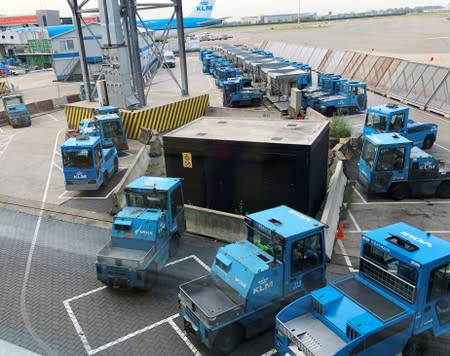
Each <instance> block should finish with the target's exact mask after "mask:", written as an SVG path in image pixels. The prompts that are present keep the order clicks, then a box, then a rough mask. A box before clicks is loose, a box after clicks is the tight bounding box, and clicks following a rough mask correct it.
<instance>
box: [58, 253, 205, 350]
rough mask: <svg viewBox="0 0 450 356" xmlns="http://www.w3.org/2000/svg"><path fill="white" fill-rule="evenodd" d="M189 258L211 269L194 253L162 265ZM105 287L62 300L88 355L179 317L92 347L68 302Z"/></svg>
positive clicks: (176, 315)
mask: <svg viewBox="0 0 450 356" xmlns="http://www.w3.org/2000/svg"><path fill="white" fill-rule="evenodd" d="M191 258H192V259H194V260H195V261H197V262H198V263H199V264H200V265H201V266H202V267H203V268H205V269H206V270H207V271H208V272H209V271H210V270H211V269H210V268H209V266H208V265H207V264H205V263H204V262H203V261H202V260H201V259H200V258H198V257H197V256H196V255H190V256H186V257H182V258H180V259H178V260H175V261H172V262H169V263H166V264H165V265H164V267H168V266H172V265H174V264H177V263H180V262H183V261H186V260H189V259H191ZM105 288H107V287H106V286H102V287H99V288H96V289H92V290H90V291H88V292H86V293H83V294H79V295H76V296H75V297H72V298H69V299H66V300H64V301H63V304H64V307H65V308H66V311H67V313H68V314H69V318H70V320H71V321H72V324H73V326H74V328H75V330H76V331H77V333H78V336H79V337H80V339H81V342H82V344H83V346H84V348H85V350H86V352H87V353H88V355H94V354H96V353H98V352H101V351H104V350H106V349H108V348H110V347H112V346H114V345H117V344H120V343H121V342H124V341H126V340H128V339H131V338H132V337H135V336H137V335H140V334H142V333H144V332H146V331H148V330H151V329H153V328H155V327H157V326H160V325H162V324H164V323H170V322H172V323H173V319H175V318H177V317H179V314H178V313H177V314H174V315H172V316H169V317H168V318H165V319H163V320H160V321H158V322H156V323H153V324H151V325H149V326H146V327H145V328H142V329H140V330H136V331H134V332H132V333H130V334H127V335H125V336H122V337H120V338H118V339H116V340H113V341H111V342H109V343H107V344H105V345H102V346H99V347H97V348H96V349H92V348H91V346H90V345H89V343H88V341H87V338H86V336H85V335H84V332H83V329H82V328H81V326H80V323H79V322H78V319H77V318H76V316H75V314H74V313H73V311H72V308H71V307H70V304H69V303H70V302H72V301H74V300H77V299H80V298H83V297H86V296H88V295H91V294H94V293H97V292H99V291H101V290H103V289H105ZM173 324H174V325H175V327H176V328H178V326H177V325H176V324H175V323H173ZM171 326H172V328H174V326H173V325H172V324H171ZM174 330H175V331H176V332H177V334H178V335H179V336H180V337H181V338H182V339H183V336H181V335H180V334H179V333H178V331H177V330H176V329H175V328H174ZM178 330H179V331H180V333H182V334H183V335H184V333H183V332H182V331H181V330H180V329H179V328H178ZM184 337H186V336H185V335H184ZM183 341H184V342H185V343H186V345H187V346H188V347H189V349H190V350H191V351H192V352H194V350H197V349H196V348H195V347H194V345H192V344H191V345H192V348H191V347H190V346H189V344H188V343H190V341H189V340H188V339H187V338H186V340H185V339H183ZM193 349H194V350H193ZM197 352H198V350H197ZM194 355H199V356H201V354H200V353H199V352H198V353H197V354H196V353H195V352H194Z"/></svg>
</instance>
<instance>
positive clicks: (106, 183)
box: [103, 172, 109, 187]
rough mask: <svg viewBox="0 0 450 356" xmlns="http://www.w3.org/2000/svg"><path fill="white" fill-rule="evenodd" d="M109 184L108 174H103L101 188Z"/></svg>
mask: <svg viewBox="0 0 450 356" xmlns="http://www.w3.org/2000/svg"><path fill="white" fill-rule="evenodd" d="M108 184H109V175H108V172H105V173H103V186H104V187H107V186H108Z"/></svg>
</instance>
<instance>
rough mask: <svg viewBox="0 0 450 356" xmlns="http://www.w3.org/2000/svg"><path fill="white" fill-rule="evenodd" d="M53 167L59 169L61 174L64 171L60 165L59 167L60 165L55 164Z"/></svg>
mask: <svg viewBox="0 0 450 356" xmlns="http://www.w3.org/2000/svg"><path fill="white" fill-rule="evenodd" d="M53 165H54V166H55V167H56V168H58V169H59V170H60V171H61V172H62V171H63V169H62V168H61V166H60V165H58V164H56V163H53Z"/></svg>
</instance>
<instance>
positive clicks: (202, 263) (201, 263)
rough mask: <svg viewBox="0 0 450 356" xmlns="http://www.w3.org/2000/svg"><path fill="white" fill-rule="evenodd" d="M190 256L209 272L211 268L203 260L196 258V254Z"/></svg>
mask: <svg viewBox="0 0 450 356" xmlns="http://www.w3.org/2000/svg"><path fill="white" fill-rule="evenodd" d="M192 257H193V258H194V260H196V261H197V262H198V264H199V265H200V266H202V267H203V268H204V269H206V270H207V271H208V272H211V268H210V267H209V266H208V265H207V264H206V263H205V262H203V261H202V260H201V259H200V258H198V257H197V256H196V255H192Z"/></svg>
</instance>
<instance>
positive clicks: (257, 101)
mask: <svg viewBox="0 0 450 356" xmlns="http://www.w3.org/2000/svg"><path fill="white" fill-rule="evenodd" d="M251 104H252V106H259V100H258V99H252V100H251Z"/></svg>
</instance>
